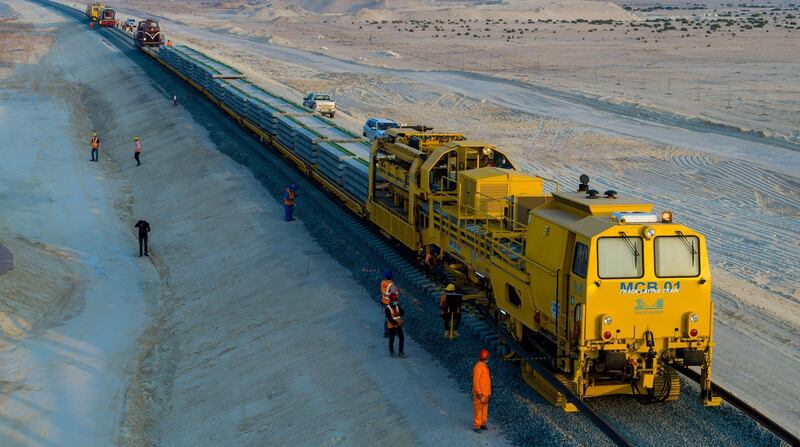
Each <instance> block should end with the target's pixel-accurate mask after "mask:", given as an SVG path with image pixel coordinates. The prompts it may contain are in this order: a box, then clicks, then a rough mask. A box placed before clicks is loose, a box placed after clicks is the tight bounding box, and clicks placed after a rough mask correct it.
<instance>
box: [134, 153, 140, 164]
mask: <svg viewBox="0 0 800 447" xmlns="http://www.w3.org/2000/svg"><path fill="white" fill-rule="evenodd" d="M139 154H141V152H134V153H133V158H134V159H136V166H139V165H140V164H142V162H140V161H139Z"/></svg>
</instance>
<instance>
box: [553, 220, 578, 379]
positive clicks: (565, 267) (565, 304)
mask: <svg viewBox="0 0 800 447" xmlns="http://www.w3.org/2000/svg"><path fill="white" fill-rule="evenodd" d="M566 239H567V240H566V244H564V250H565V252H564V258H563V264H562V265H561V268H560V269H559V275H558V306H557V309H558V317H557V319H556V343H557V352H556V365H558V368H559V369H561V370H562V371H565V372H570V371H571V370H572V362H571V356H570V348H571V331H570V327H572V326H571V324H572V321H571V320H572V318H571V315H572V314H573V311H574V306H575V303H574V300H570V284H571V279H572V274H571V272H572V260H573V257H574V254H575V233H573V232H571V231H570V232H568V233H567V238H566Z"/></svg>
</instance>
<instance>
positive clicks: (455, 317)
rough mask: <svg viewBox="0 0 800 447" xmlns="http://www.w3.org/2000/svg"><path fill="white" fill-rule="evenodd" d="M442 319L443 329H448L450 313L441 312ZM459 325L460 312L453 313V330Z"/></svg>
mask: <svg viewBox="0 0 800 447" xmlns="http://www.w3.org/2000/svg"><path fill="white" fill-rule="evenodd" d="M442 320H444V330H446V331H449V330H450V314H449V313H447V312H445V313H443V314H442ZM459 327H461V312H455V313H453V330H454V331H457V330H458V328H459Z"/></svg>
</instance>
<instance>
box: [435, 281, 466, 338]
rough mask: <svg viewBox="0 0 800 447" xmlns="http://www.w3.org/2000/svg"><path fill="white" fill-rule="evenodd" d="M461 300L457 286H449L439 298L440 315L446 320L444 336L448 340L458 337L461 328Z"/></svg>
mask: <svg viewBox="0 0 800 447" xmlns="http://www.w3.org/2000/svg"><path fill="white" fill-rule="evenodd" d="M461 299H462V296H461V294H460V293H458V292H456V286H455V284H452V283H451V284H448V285H447V287H445V289H444V293H443V294H442V295H441V296H440V297H439V315H441V316H442V320H444V336H445V337H446V338H454V337H458V328H459V327H460V326H461Z"/></svg>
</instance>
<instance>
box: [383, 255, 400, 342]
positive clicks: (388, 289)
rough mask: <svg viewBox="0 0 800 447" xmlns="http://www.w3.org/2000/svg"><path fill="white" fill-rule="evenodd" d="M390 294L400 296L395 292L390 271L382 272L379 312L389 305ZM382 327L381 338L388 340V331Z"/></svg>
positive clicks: (384, 326) (395, 287) (395, 288)
mask: <svg viewBox="0 0 800 447" xmlns="http://www.w3.org/2000/svg"><path fill="white" fill-rule="evenodd" d="M392 293H394V294H396V295H397V296H398V297H399V296H400V291H399V290H397V286H395V285H394V281H392V271H391V270H386V271H385V272H383V281H381V312H382V311H383V310H384V309H385V308H386V306H388V305H389V303H390V299H389V296H390V295H391V294H392ZM382 326H383V338H389V329H388V328H387V327H386V325H385V324H384V325H382Z"/></svg>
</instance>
